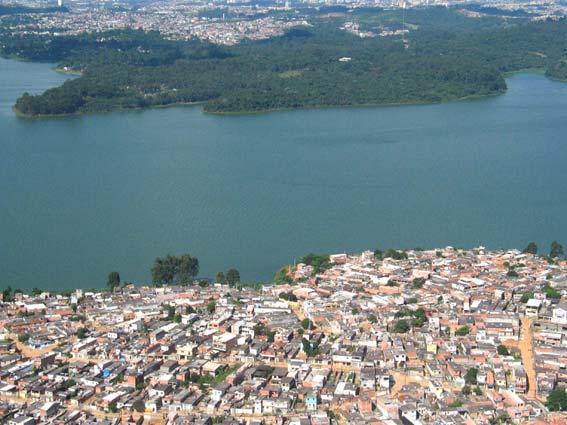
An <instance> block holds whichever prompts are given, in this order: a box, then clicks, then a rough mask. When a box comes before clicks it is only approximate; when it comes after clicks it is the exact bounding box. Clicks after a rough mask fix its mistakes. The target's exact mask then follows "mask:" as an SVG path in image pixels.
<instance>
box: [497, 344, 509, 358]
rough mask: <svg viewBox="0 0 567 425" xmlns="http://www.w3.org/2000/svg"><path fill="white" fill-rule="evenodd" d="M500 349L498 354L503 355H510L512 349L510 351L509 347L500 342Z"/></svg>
mask: <svg viewBox="0 0 567 425" xmlns="http://www.w3.org/2000/svg"><path fill="white" fill-rule="evenodd" d="M497 350H498V354H500V355H501V356H509V355H510V351H508V348H507V347H506V346H505V345H502V344H500V345H499V346H498V348H497Z"/></svg>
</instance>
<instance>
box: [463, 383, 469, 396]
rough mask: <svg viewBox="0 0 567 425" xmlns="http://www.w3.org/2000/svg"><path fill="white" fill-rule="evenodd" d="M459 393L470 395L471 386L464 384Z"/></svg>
mask: <svg viewBox="0 0 567 425" xmlns="http://www.w3.org/2000/svg"><path fill="white" fill-rule="evenodd" d="M461 393H462V394H463V395H470V394H471V387H469V386H468V385H465V386H464V387H463V389H462V390H461Z"/></svg>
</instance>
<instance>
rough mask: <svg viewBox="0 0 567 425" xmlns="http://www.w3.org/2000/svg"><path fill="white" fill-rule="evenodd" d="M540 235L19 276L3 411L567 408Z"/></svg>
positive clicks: (32, 417) (417, 419)
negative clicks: (500, 241) (182, 266)
mask: <svg viewBox="0 0 567 425" xmlns="http://www.w3.org/2000/svg"><path fill="white" fill-rule="evenodd" d="M535 252H537V247H536V246H535V244H533V243H532V244H530V245H528V247H527V248H526V249H525V250H524V251H519V250H507V251H488V250H485V249H484V248H482V247H479V248H477V249H472V250H463V249H455V248H451V247H447V248H444V249H437V250H417V249H416V250H409V251H397V250H387V251H384V252H381V251H375V252H372V251H367V252H363V253H362V254H358V255H347V254H337V255H331V256H316V255H308V256H306V257H305V258H304V259H303V262H302V263H299V264H297V265H295V266H289V267H284V268H283V269H282V270H280V271H279V272H278V273H277V274H276V277H275V279H274V280H275V281H274V283H271V284H265V285H244V284H241V283H239V282H238V274H237V273H234V272H233V273H231V276H230V279H227V278H228V276H226V277H224V276H222V275H219V277H218V278H217V279H214V280H213V281H205V280H195V281H193V282H191V283H189V284H185V285H172V286H170V285H164V286H137V285H132V284H118V280H119V279H117V275H116V274H111V276H110V278H111V281H112V279H114V284H113V283H112V282H111V283H110V284H109V289H107V290H104V291H85V290H75V291H70V292H68V293H64V294H53V293H48V292H42V291H41V290H38V289H34V290H33V291H31V292H30V293H23V292H21V291H12V290H10V289H6V290H4V292H3V294H2V296H3V302H2V309H1V310H0V338H1V339H0V422H1V423H3V424H4V423H5V424H9V425H31V424H109V425H110V424H142V423H143V424H171V425H177V424H200V425H208V424H282V425H284V424H286V425H292V424H293V425H303V424H305V425H307V424H320V425H327V424H329V425H330V424H386V425H398V424H404V425H410V424H412V425H418V424H440V425H457V424H478V425H483V424H506V423H508V424H534V425H535V424H557V425H559V424H565V423H567V413H565V412H561V411H562V410H566V409H567V401H566V400H565V398H566V397H567V393H566V392H565V387H566V386H567V372H566V368H567V261H566V260H563V259H561V258H563V248H562V246H561V245H560V244H558V243H554V244H553V246H552V250H551V253H550V255H549V256H539V255H536V254H535ZM227 280H228V281H229V282H230V284H228V283H227ZM219 281H220V282H219Z"/></svg>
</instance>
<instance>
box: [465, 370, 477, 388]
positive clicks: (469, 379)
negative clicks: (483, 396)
mask: <svg viewBox="0 0 567 425" xmlns="http://www.w3.org/2000/svg"><path fill="white" fill-rule="evenodd" d="M477 375H478V369H477V368H476V367H471V368H470V369H469V370H467V373H466V375H465V383H467V384H468V385H476V383H477Z"/></svg>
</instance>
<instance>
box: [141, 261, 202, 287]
mask: <svg viewBox="0 0 567 425" xmlns="http://www.w3.org/2000/svg"><path fill="white" fill-rule="evenodd" d="M151 271H152V281H153V283H154V284H156V285H168V284H172V283H180V284H186V283H190V282H191V281H192V280H193V278H194V277H195V276H197V275H198V274H199V260H198V259H197V258H195V257H191V255H189V254H183V255H181V256H180V257H175V256H173V255H167V256H165V257H163V258H160V257H158V258H156V260H155V261H154V265H153V267H152V270H151Z"/></svg>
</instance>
